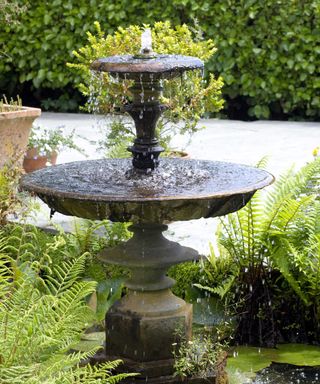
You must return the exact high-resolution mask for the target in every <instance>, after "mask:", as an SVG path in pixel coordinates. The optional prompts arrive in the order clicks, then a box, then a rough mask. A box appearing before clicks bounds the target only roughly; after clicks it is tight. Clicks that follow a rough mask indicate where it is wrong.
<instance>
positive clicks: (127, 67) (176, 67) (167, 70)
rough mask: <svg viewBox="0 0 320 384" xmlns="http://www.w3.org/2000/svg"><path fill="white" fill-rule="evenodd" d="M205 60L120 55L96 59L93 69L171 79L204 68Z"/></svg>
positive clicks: (131, 77)
mask: <svg viewBox="0 0 320 384" xmlns="http://www.w3.org/2000/svg"><path fill="white" fill-rule="evenodd" d="M203 66H204V64H203V62H202V61H201V60H200V59H198V58H197V57H192V56H182V55H155V56H154V57H148V56H146V58H143V57H141V56H139V57H137V56H133V55H120V56H110V57H105V58H101V59H98V60H95V61H94V62H93V63H92V64H91V69H93V70H94V71H98V72H109V73H111V74H114V75H116V76H119V78H122V79H123V78H126V79H137V78H139V77H140V78H143V76H144V75H145V74H148V75H153V76H154V78H155V79H159V78H162V79H169V78H173V77H176V76H179V74H181V73H183V72H185V71H189V70H195V69H203Z"/></svg>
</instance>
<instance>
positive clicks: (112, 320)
mask: <svg viewBox="0 0 320 384" xmlns="http://www.w3.org/2000/svg"><path fill="white" fill-rule="evenodd" d="M129 229H130V230H131V231H132V232H133V233H134V235H133V237H132V238H131V239H130V240H129V241H128V242H126V243H122V244H120V245H118V246H117V247H115V248H112V249H107V250H105V251H104V252H103V253H102V254H101V255H100V258H101V259H102V260H103V261H105V262H107V263H112V264H118V265H122V266H126V267H128V268H129V269H130V270H131V278H130V279H129V280H128V281H127V282H126V286H127V287H128V288H129V290H128V294H127V295H126V296H124V297H123V298H122V299H121V300H120V301H118V302H117V303H116V304H115V305H114V306H113V307H112V308H111V309H110V311H109V312H108V313H107V315H106V329H107V331H106V332H107V334H106V353H107V355H108V356H110V357H112V358H114V357H118V358H121V359H123V358H125V359H127V361H126V365H127V367H128V368H130V367H131V368H134V370H135V371H137V372H140V373H141V375H142V376H143V377H153V376H160V375H170V374H172V373H173V359H172V349H173V347H172V344H173V343H174V342H177V341H179V338H180V337H181V335H182V336H183V337H184V338H185V339H187V340H189V339H190V338H191V326H192V305H191V304H187V303H186V302H185V301H184V300H182V299H180V298H178V297H176V296H175V295H174V294H173V293H172V292H171V291H170V287H171V286H172V285H173V284H174V281H173V280H172V279H171V278H169V277H167V276H166V271H167V269H168V268H169V267H170V266H171V265H174V264H177V263H181V262H184V261H190V260H196V259H198V257H199V256H198V253H197V252H196V251H195V250H193V249H192V248H188V247H183V246H181V245H180V244H178V243H175V242H173V241H169V240H167V239H166V238H165V237H164V236H163V235H162V232H163V231H164V230H166V229H167V226H165V225H161V224H149V223H146V224H138V225H132V226H131V227H130V228H129ZM178 335H180V336H178Z"/></svg>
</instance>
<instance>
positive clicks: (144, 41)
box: [140, 28, 152, 54]
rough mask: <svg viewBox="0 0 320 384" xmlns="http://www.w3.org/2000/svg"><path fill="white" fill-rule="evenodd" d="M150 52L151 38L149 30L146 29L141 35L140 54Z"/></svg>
mask: <svg viewBox="0 0 320 384" xmlns="http://www.w3.org/2000/svg"><path fill="white" fill-rule="evenodd" d="M150 52H152V36H151V29H150V28H147V29H145V30H144V31H143V32H142V35H141V51H140V53H141V54H145V53H150Z"/></svg>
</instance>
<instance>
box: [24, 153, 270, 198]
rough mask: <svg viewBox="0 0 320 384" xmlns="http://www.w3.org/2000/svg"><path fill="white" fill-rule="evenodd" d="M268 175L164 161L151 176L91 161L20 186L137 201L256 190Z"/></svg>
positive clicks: (118, 162)
mask: <svg viewBox="0 0 320 384" xmlns="http://www.w3.org/2000/svg"><path fill="white" fill-rule="evenodd" d="M272 180H273V178H272V176H271V175H270V174H269V173H267V172H265V171H263V170H260V169H256V168H253V167H249V166H244V165H238V164H232V163H224V162H210V161H197V160H180V159H162V160H161V165H160V167H159V168H158V169H156V170H155V171H154V172H151V171H150V172H149V173H147V174H143V173H140V172H137V171H135V170H132V167H131V160H130V159H113V160H89V161H82V162H74V163H67V164H61V165H58V166H54V167H49V168H46V169H43V170H40V171H37V172H34V173H32V174H29V175H26V176H24V177H23V180H22V187H23V189H26V190H28V191H31V192H35V193H47V194H51V195H54V196H60V197H74V198H79V199H80V198H81V199H83V200H86V199H89V200H99V201H104V200H106V201H124V202H125V201H136V200H143V201H145V200H152V201H154V200H167V199H168V200H175V199H177V200H179V199H189V198H192V199H203V198H207V197H223V196H225V195H226V196H228V195H232V194H241V193H247V192H251V191H255V190H257V189H260V188H262V187H264V186H266V185H268V184H270V183H271V182H272Z"/></svg>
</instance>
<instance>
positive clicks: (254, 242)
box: [202, 159, 320, 345]
mask: <svg viewBox="0 0 320 384" xmlns="http://www.w3.org/2000/svg"><path fill="white" fill-rule="evenodd" d="M261 165H263V162H262V164H261ZM319 172H320V159H316V160H315V161H313V162H311V163H310V164H307V165H306V166H305V167H303V168H302V169H301V170H300V171H299V172H297V173H295V172H294V171H293V170H292V169H291V170H289V171H288V172H287V173H286V174H285V175H283V176H281V177H280V178H279V179H278V181H277V182H276V183H275V185H274V187H273V188H272V189H271V190H269V191H267V192H265V191H260V192H257V193H256V194H255V195H254V196H253V198H252V199H251V201H250V202H249V203H248V204H247V205H246V207H244V208H243V209H242V210H240V211H238V212H236V213H233V214H230V215H228V216H227V217H226V218H223V219H221V222H220V227H219V230H218V243H219V247H220V253H221V255H222V256H223V257H228V258H231V260H232V264H231V265H229V267H228V268H229V277H228V278H227V279H226V280H225V281H224V282H223V284H222V287H221V288H219V287H218V286H217V285H213V286H212V283H211V284H207V286H205V284H203V286H202V288H204V289H207V290H209V291H210V292H214V293H215V294H219V295H220V296H221V297H222V298H224V299H227V300H228V302H229V303H230V302H231V303H233V313H234V314H236V316H237V318H238V328H237V330H236V339H237V340H238V341H239V342H241V343H248V342H249V343H252V344H270V345H274V344H275V343H276V341H277V339H278V338H279V336H280V333H281V336H282V337H285V335H286V332H285V329H284V328H286V327H287V328H288V327H291V328H294V331H295V333H296V331H297V330H298V332H301V328H302V327H303V324H302V323H303V322H304V320H303V319H301V318H299V319H298V318H294V316H293V315H292V313H291V314H290V309H289V307H288V303H289V302H290V303H292V305H293V306H295V307H296V308H297V312H298V311H300V312H301V308H303V306H306V305H309V304H310V296H307V295H305V294H304V293H303V290H302V289H301V282H300V281H299V279H300V278H301V274H300V275H299V274H296V269H297V268H296V266H295V265H294V264H293V263H292V262H291V258H292V254H293V249H294V248H293V247H294V244H295V245H299V249H300V250H301V249H304V251H303V252H304V253H305V252H307V251H306V249H307V248H308V245H307V242H308V240H307V239H308V238H309V235H310V233H313V234H315V235H316V236H317V234H318V233H319V226H318V227H316V226H315V225H313V224H312V220H311V218H312V217H313V215H314V212H315V210H316V208H315V201H316V197H317V196H316V194H313V193H312V189H311V188H310V185H311V184H310V183H311V181H313V182H314V180H315V179H316V176H317V175H319ZM313 222H314V221H313ZM308 231H309V233H308ZM289 244H290V245H289ZM305 247H306V248H305ZM312 262H315V259H312ZM225 274H227V275H228V273H226V272H225ZM207 281H209V282H210V276H208V274H207ZM297 294H298V296H297ZM302 313H303V311H302ZM286 316H287V317H288V318H289V320H288V318H286ZM284 318H286V319H285V320H284ZM290 321H291V323H290Z"/></svg>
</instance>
